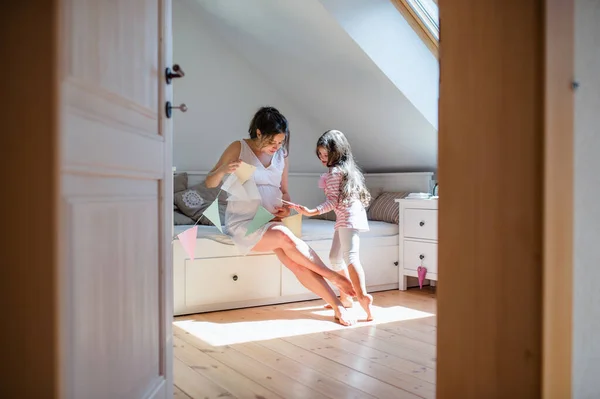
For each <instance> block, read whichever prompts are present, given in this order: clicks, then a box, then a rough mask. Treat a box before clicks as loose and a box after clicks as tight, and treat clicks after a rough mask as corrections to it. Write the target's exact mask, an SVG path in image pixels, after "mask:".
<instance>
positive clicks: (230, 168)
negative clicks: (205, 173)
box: [219, 159, 242, 175]
mask: <svg viewBox="0 0 600 399" xmlns="http://www.w3.org/2000/svg"><path fill="white" fill-rule="evenodd" d="M241 164H242V160H241V159H238V160H236V161H231V162H229V163H226V164H224V165H223V166H221V167H220V168H219V171H220V172H221V173H223V174H226V175H227V174H232V173H234V172H235V171H236V170H237V168H239V167H240V165H241Z"/></svg>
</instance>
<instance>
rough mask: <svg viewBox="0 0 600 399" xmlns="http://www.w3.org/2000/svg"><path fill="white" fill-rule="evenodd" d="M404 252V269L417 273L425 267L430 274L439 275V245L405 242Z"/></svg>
mask: <svg viewBox="0 0 600 399" xmlns="http://www.w3.org/2000/svg"><path fill="white" fill-rule="evenodd" d="M403 252H404V255H403V265H404V269H406V270H412V271H416V270H417V267H419V266H421V265H423V266H425V267H426V268H427V272H428V273H436V274H437V271H438V266H437V252H438V248H437V243H431V242H421V241H411V240H404V251H403Z"/></svg>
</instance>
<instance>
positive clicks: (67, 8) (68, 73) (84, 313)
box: [59, 0, 172, 399]
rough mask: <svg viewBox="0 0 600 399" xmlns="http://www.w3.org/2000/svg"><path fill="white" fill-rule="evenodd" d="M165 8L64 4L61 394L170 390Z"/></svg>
mask: <svg viewBox="0 0 600 399" xmlns="http://www.w3.org/2000/svg"><path fill="white" fill-rule="evenodd" d="M170 7H171V3H170V1H159V0H113V1H102V2H100V1H94V0H82V1H75V0H64V1H63V2H62V3H61V13H60V19H61V29H62V32H61V33H62V35H63V36H62V38H63V40H62V41H61V43H62V45H63V46H62V48H61V49H60V55H61V58H60V60H59V61H60V64H61V68H60V71H61V76H60V92H61V99H60V100H61V101H60V107H61V108H60V114H61V122H60V123H61V126H60V128H61V162H60V168H61V200H62V207H61V216H62V235H61V243H62V245H61V255H62V256H61V259H62V262H61V266H62V269H61V275H60V279H59V281H60V284H61V287H60V292H61V295H62V296H61V298H60V304H61V335H60V336H61V355H62V359H63V361H62V368H61V375H62V390H63V397H67V398H73V399H75V398H86V399H87V398H89V399H93V398H98V399H105V398H114V399H117V398H123V399H125V398H167V397H168V398H171V397H172V374H171V362H172V344H171V330H170V323H171V318H172V294H171V290H172V288H171V286H170V285H171V245H170V241H171V234H172V205H171V203H172V183H171V174H172V172H171V153H172V144H171V143H172V137H171V123H170V120H167V119H165V118H164V112H163V109H162V108H163V107H162V104H164V101H166V99H167V98H170V96H171V92H170V87H169V86H167V85H166V83H165V81H164V77H163V76H164V73H163V72H162V71H164V68H166V66H167V65H168V63H170V61H171V60H170V40H171V36H170V27H171V25H170V15H171V14H170Z"/></svg>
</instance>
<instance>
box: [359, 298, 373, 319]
mask: <svg viewBox="0 0 600 399" xmlns="http://www.w3.org/2000/svg"><path fill="white" fill-rule="evenodd" d="M358 303H359V304H360V306H361V307H362V308H363V309H364V310H365V313H366V314H367V321H373V313H372V311H373V309H372V308H371V305H372V304H373V296H372V295H369V294H365V295H364V296H363V297H362V298H359V299H358Z"/></svg>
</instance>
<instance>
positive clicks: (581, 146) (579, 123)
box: [573, 0, 600, 399]
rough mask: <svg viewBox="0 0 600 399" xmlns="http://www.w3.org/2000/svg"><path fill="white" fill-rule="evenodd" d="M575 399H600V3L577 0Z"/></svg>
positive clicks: (598, 0) (591, 0)
mask: <svg viewBox="0 0 600 399" xmlns="http://www.w3.org/2000/svg"><path fill="white" fill-rule="evenodd" d="M575 4H576V9H575V77H576V79H577V80H578V81H579V82H580V87H579V89H578V90H577V91H576V94H575V242H574V252H575V275H574V290H573V292H574V328H573V340H574V342H573V393H574V395H573V397H574V399H592V398H594V399H595V398H600V289H599V288H598V284H599V283H600V114H599V111H600V0H576V1H575Z"/></svg>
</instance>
